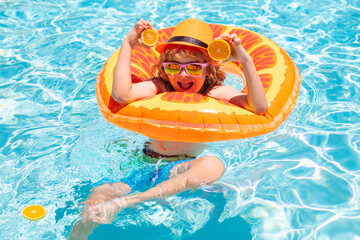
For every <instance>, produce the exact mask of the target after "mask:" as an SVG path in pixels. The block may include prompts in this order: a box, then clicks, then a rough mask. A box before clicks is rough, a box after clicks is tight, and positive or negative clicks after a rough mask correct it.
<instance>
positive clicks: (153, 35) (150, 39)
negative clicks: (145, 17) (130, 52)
mask: <svg viewBox="0 0 360 240" xmlns="http://www.w3.org/2000/svg"><path fill="white" fill-rule="evenodd" d="M157 40H158V33H157V31H155V30H154V29H146V30H144V31H142V33H141V42H142V43H143V44H144V45H146V46H149V47H152V46H154V45H155V44H156V42H157Z"/></svg>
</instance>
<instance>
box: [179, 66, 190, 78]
mask: <svg viewBox="0 0 360 240" xmlns="http://www.w3.org/2000/svg"><path fill="white" fill-rule="evenodd" d="M179 75H180V76H185V77H186V76H187V75H188V74H187V73H186V71H185V68H182V69H180V73H179Z"/></svg>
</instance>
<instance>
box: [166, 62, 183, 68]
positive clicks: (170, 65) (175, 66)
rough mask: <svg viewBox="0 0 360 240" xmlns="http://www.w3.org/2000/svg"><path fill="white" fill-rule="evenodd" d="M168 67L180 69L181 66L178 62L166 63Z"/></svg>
mask: <svg viewBox="0 0 360 240" xmlns="http://www.w3.org/2000/svg"><path fill="white" fill-rule="evenodd" d="M166 68H168V69H171V70H179V69H180V66H179V65H177V64H173V63H169V64H166Z"/></svg>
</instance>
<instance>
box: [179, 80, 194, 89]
mask: <svg viewBox="0 0 360 240" xmlns="http://www.w3.org/2000/svg"><path fill="white" fill-rule="evenodd" d="M177 83H178V85H179V87H180V88H181V89H183V90H188V89H190V88H191V87H192V86H193V85H194V83H193V82H177Z"/></svg>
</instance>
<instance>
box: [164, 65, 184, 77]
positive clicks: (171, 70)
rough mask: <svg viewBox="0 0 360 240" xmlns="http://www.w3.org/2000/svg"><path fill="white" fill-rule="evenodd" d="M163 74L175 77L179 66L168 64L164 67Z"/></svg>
mask: <svg viewBox="0 0 360 240" xmlns="http://www.w3.org/2000/svg"><path fill="white" fill-rule="evenodd" d="M165 72H166V73H167V74H169V75H171V76H173V75H176V74H178V73H179V72H180V66H179V65H177V64H173V63H168V64H166V65H165Z"/></svg>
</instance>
